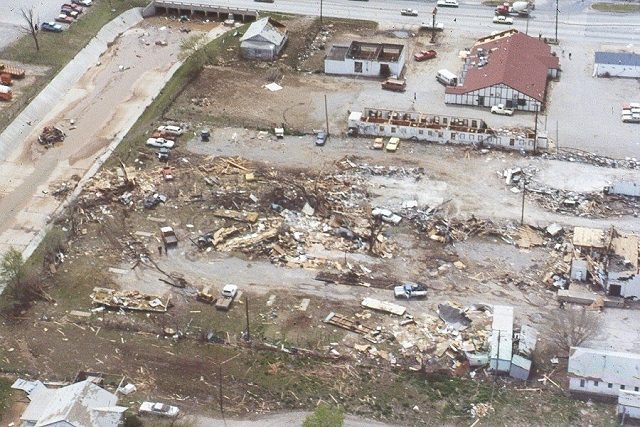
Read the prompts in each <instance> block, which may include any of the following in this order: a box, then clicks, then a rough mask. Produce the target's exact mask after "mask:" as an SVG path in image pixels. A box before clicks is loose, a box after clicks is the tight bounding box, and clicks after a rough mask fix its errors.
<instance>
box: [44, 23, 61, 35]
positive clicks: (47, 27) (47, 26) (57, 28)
mask: <svg viewBox="0 0 640 427" xmlns="http://www.w3.org/2000/svg"><path fill="white" fill-rule="evenodd" d="M40 28H41V29H42V31H51V32H53V33H60V32H62V25H60V24H56V23H55V22H43V23H42V25H41V26H40Z"/></svg>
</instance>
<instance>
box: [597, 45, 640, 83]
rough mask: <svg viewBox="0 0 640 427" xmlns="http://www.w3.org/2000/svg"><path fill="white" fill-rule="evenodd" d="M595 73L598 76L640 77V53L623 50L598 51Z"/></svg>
mask: <svg viewBox="0 0 640 427" xmlns="http://www.w3.org/2000/svg"><path fill="white" fill-rule="evenodd" d="M593 75H594V76H596V77H629V78H632V79H637V78H640V55H638V54H636V53H622V52H596V58H595V63H594V65H593Z"/></svg>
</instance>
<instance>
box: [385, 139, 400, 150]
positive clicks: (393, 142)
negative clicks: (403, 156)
mask: <svg viewBox="0 0 640 427" xmlns="http://www.w3.org/2000/svg"><path fill="white" fill-rule="evenodd" d="M399 145H400V138H396V137H395V136H394V137H393V138H389V142H387V147H386V148H387V151H396V150H397V149H398V146H399Z"/></svg>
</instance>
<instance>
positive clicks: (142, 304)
mask: <svg viewBox="0 0 640 427" xmlns="http://www.w3.org/2000/svg"><path fill="white" fill-rule="evenodd" d="M170 301H171V295H169V296H168V297H167V298H166V299H165V300H164V301H163V300H162V298H161V297H159V296H157V295H148V294H143V293H141V292H138V291H118V290H115V289H108V288H100V287H95V288H93V293H92V294H91V302H92V303H93V305H95V306H100V307H107V308H112V309H123V310H135V311H153V312H159V313H164V312H166V311H167V310H168V309H169V307H170Z"/></svg>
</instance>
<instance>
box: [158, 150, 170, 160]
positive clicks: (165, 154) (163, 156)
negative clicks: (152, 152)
mask: <svg viewBox="0 0 640 427" xmlns="http://www.w3.org/2000/svg"><path fill="white" fill-rule="evenodd" d="M158 160H160V161H161V162H166V161H167V160H169V149H168V148H167V147H162V148H160V151H158Z"/></svg>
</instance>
